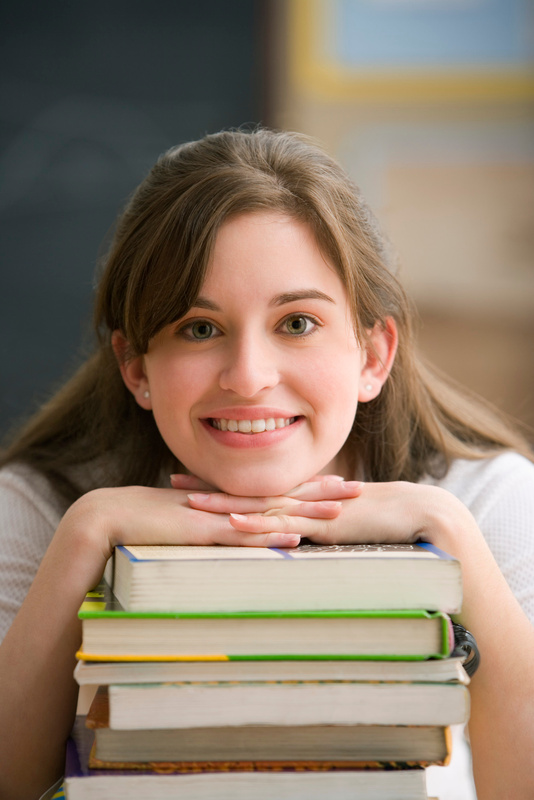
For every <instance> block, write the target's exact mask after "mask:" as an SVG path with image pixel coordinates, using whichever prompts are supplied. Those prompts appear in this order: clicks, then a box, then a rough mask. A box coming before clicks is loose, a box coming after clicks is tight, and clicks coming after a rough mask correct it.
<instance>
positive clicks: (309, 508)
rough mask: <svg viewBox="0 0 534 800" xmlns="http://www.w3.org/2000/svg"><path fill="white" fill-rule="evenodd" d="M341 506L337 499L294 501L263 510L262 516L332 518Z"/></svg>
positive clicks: (336, 514)
mask: <svg viewBox="0 0 534 800" xmlns="http://www.w3.org/2000/svg"><path fill="white" fill-rule="evenodd" d="M342 508H343V503H341V501H339V500H321V501H319V502H317V503H295V504H293V505H291V506H284V507H282V508H271V509H269V511H264V513H263V516H264V517H273V516H276V517H280V516H285V515H289V516H292V517H293V516H294V517H308V518H310V519H334V517H337V516H338V514H339V512H340V511H341V509H342Z"/></svg>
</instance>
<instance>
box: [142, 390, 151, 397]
mask: <svg viewBox="0 0 534 800" xmlns="http://www.w3.org/2000/svg"><path fill="white" fill-rule="evenodd" d="M143 397H144V398H145V399H148V398H149V397H150V392H149V391H148V389H147V390H146V392H143Z"/></svg>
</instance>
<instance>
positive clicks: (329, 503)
mask: <svg viewBox="0 0 534 800" xmlns="http://www.w3.org/2000/svg"><path fill="white" fill-rule="evenodd" d="M319 505H320V506H322V507H323V508H339V507H340V506H341V505H343V504H342V502H341V500H321V502H320V503H319Z"/></svg>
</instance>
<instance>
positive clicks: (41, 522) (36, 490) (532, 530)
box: [0, 453, 534, 800]
mask: <svg viewBox="0 0 534 800" xmlns="http://www.w3.org/2000/svg"><path fill="white" fill-rule="evenodd" d="M422 482H423V483H428V484H434V485H436V486H441V487H442V488H444V489H447V490H448V491H450V492H451V493H452V494H454V495H456V497H458V498H459V499H460V500H461V501H462V502H463V503H465V505H466V506H467V507H468V508H469V510H470V511H471V513H472V514H473V516H474V517H475V519H476V521H477V523H478V525H479V527H480V529H481V531H482V533H483V535H484V537H485V539H486V541H487V543H488V545H489V547H490V549H491V551H492V552H493V555H494V557H495V560H496V561H497V563H498V564H499V567H500V568H501V571H502V573H503V575H504V577H505V578H506V580H507V582H508V585H509V586H510V588H511V590H512V591H513V593H514V594H515V596H516V597H517V599H518V600H519V602H520V603H521V605H522V607H523V609H524V610H525V612H526V614H527V615H528V616H529V618H530V620H531V621H532V622H533V623H534V464H531V463H530V462H529V461H527V460H526V459H525V458H523V457H522V456H519V455H516V454H515V453H503V454H502V455H499V456H496V457H494V458H488V459H484V460H480V461H467V460H457V461H455V462H454V463H453V465H452V467H451V469H450V470H449V472H448V473H447V475H446V476H445V477H444V478H442V479H439V480H436V479H434V478H426V479H424V480H423V481H422ZM65 510H66V504H65V503H64V502H62V501H61V500H59V499H58V498H57V496H56V495H55V494H54V492H53V491H52V490H51V489H50V487H49V485H48V483H47V481H46V480H45V479H44V478H43V477H42V476H41V475H39V474H38V473H36V472H34V471H33V470H30V469H28V468H26V467H22V466H15V467H9V468H4V469H3V470H0V641H1V640H2V639H3V637H4V636H5V634H6V631H7V630H8V628H9V626H10V625H11V623H12V621H13V618H14V617H15V614H16V613H17V611H18V609H19V607H20V605H21V603H22V601H23V600H24V598H25V596H26V594H27V592H28V589H29V588H30V585H31V583H32V581H33V578H34V576H35V573H36V571H37V569H38V567H39V564H40V562H41V560H42V558H43V555H44V553H45V551H46V549H47V547H48V545H49V543H50V541H51V539H52V536H53V535H54V531H55V530H56V528H57V526H58V523H59V521H60V519H61V517H62V515H63V514H64V513H65ZM456 738H457V739H458V736H457V737H456ZM427 775H428V785H429V794H430V795H437V796H439V797H440V800H471V799H472V798H474V791H473V789H472V780H471V778H470V767H469V759H468V751H467V749H466V745H465V743H464V742H463V741H460V740H459V742H458V743H457V744H456V743H455V747H454V749H453V760H452V763H451V765H450V766H449V767H431V768H430V769H429V770H427Z"/></svg>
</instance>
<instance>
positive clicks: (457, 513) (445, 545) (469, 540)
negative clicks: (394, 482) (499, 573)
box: [420, 486, 487, 560]
mask: <svg viewBox="0 0 534 800" xmlns="http://www.w3.org/2000/svg"><path fill="white" fill-rule="evenodd" d="M424 488H425V491H426V498H425V504H424V507H423V508H424V510H423V519H422V526H421V529H420V536H421V538H422V539H425V540H426V541H429V542H430V543H431V544H434V545H435V546H436V547H439V548H440V550H443V551H444V552H446V553H448V554H449V555H452V556H455V557H456V558H459V559H460V560H462V559H463V558H464V557H465V555H466V552H468V551H471V552H472V549H473V547H476V545H477V544H480V545H482V546H483V547H487V545H486V543H485V540H484V537H483V535H482V533H481V531H480V529H479V527H478V525H477V523H476V520H475V518H474V517H473V515H472V514H471V512H470V511H469V509H468V508H467V507H466V506H465V505H464V504H463V503H462V502H461V500H459V499H458V498H457V497H456V496H455V495H453V494H451V493H450V492H448V491H447V490H446V489H442V488H440V487H437V486H426V487H424Z"/></svg>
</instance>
